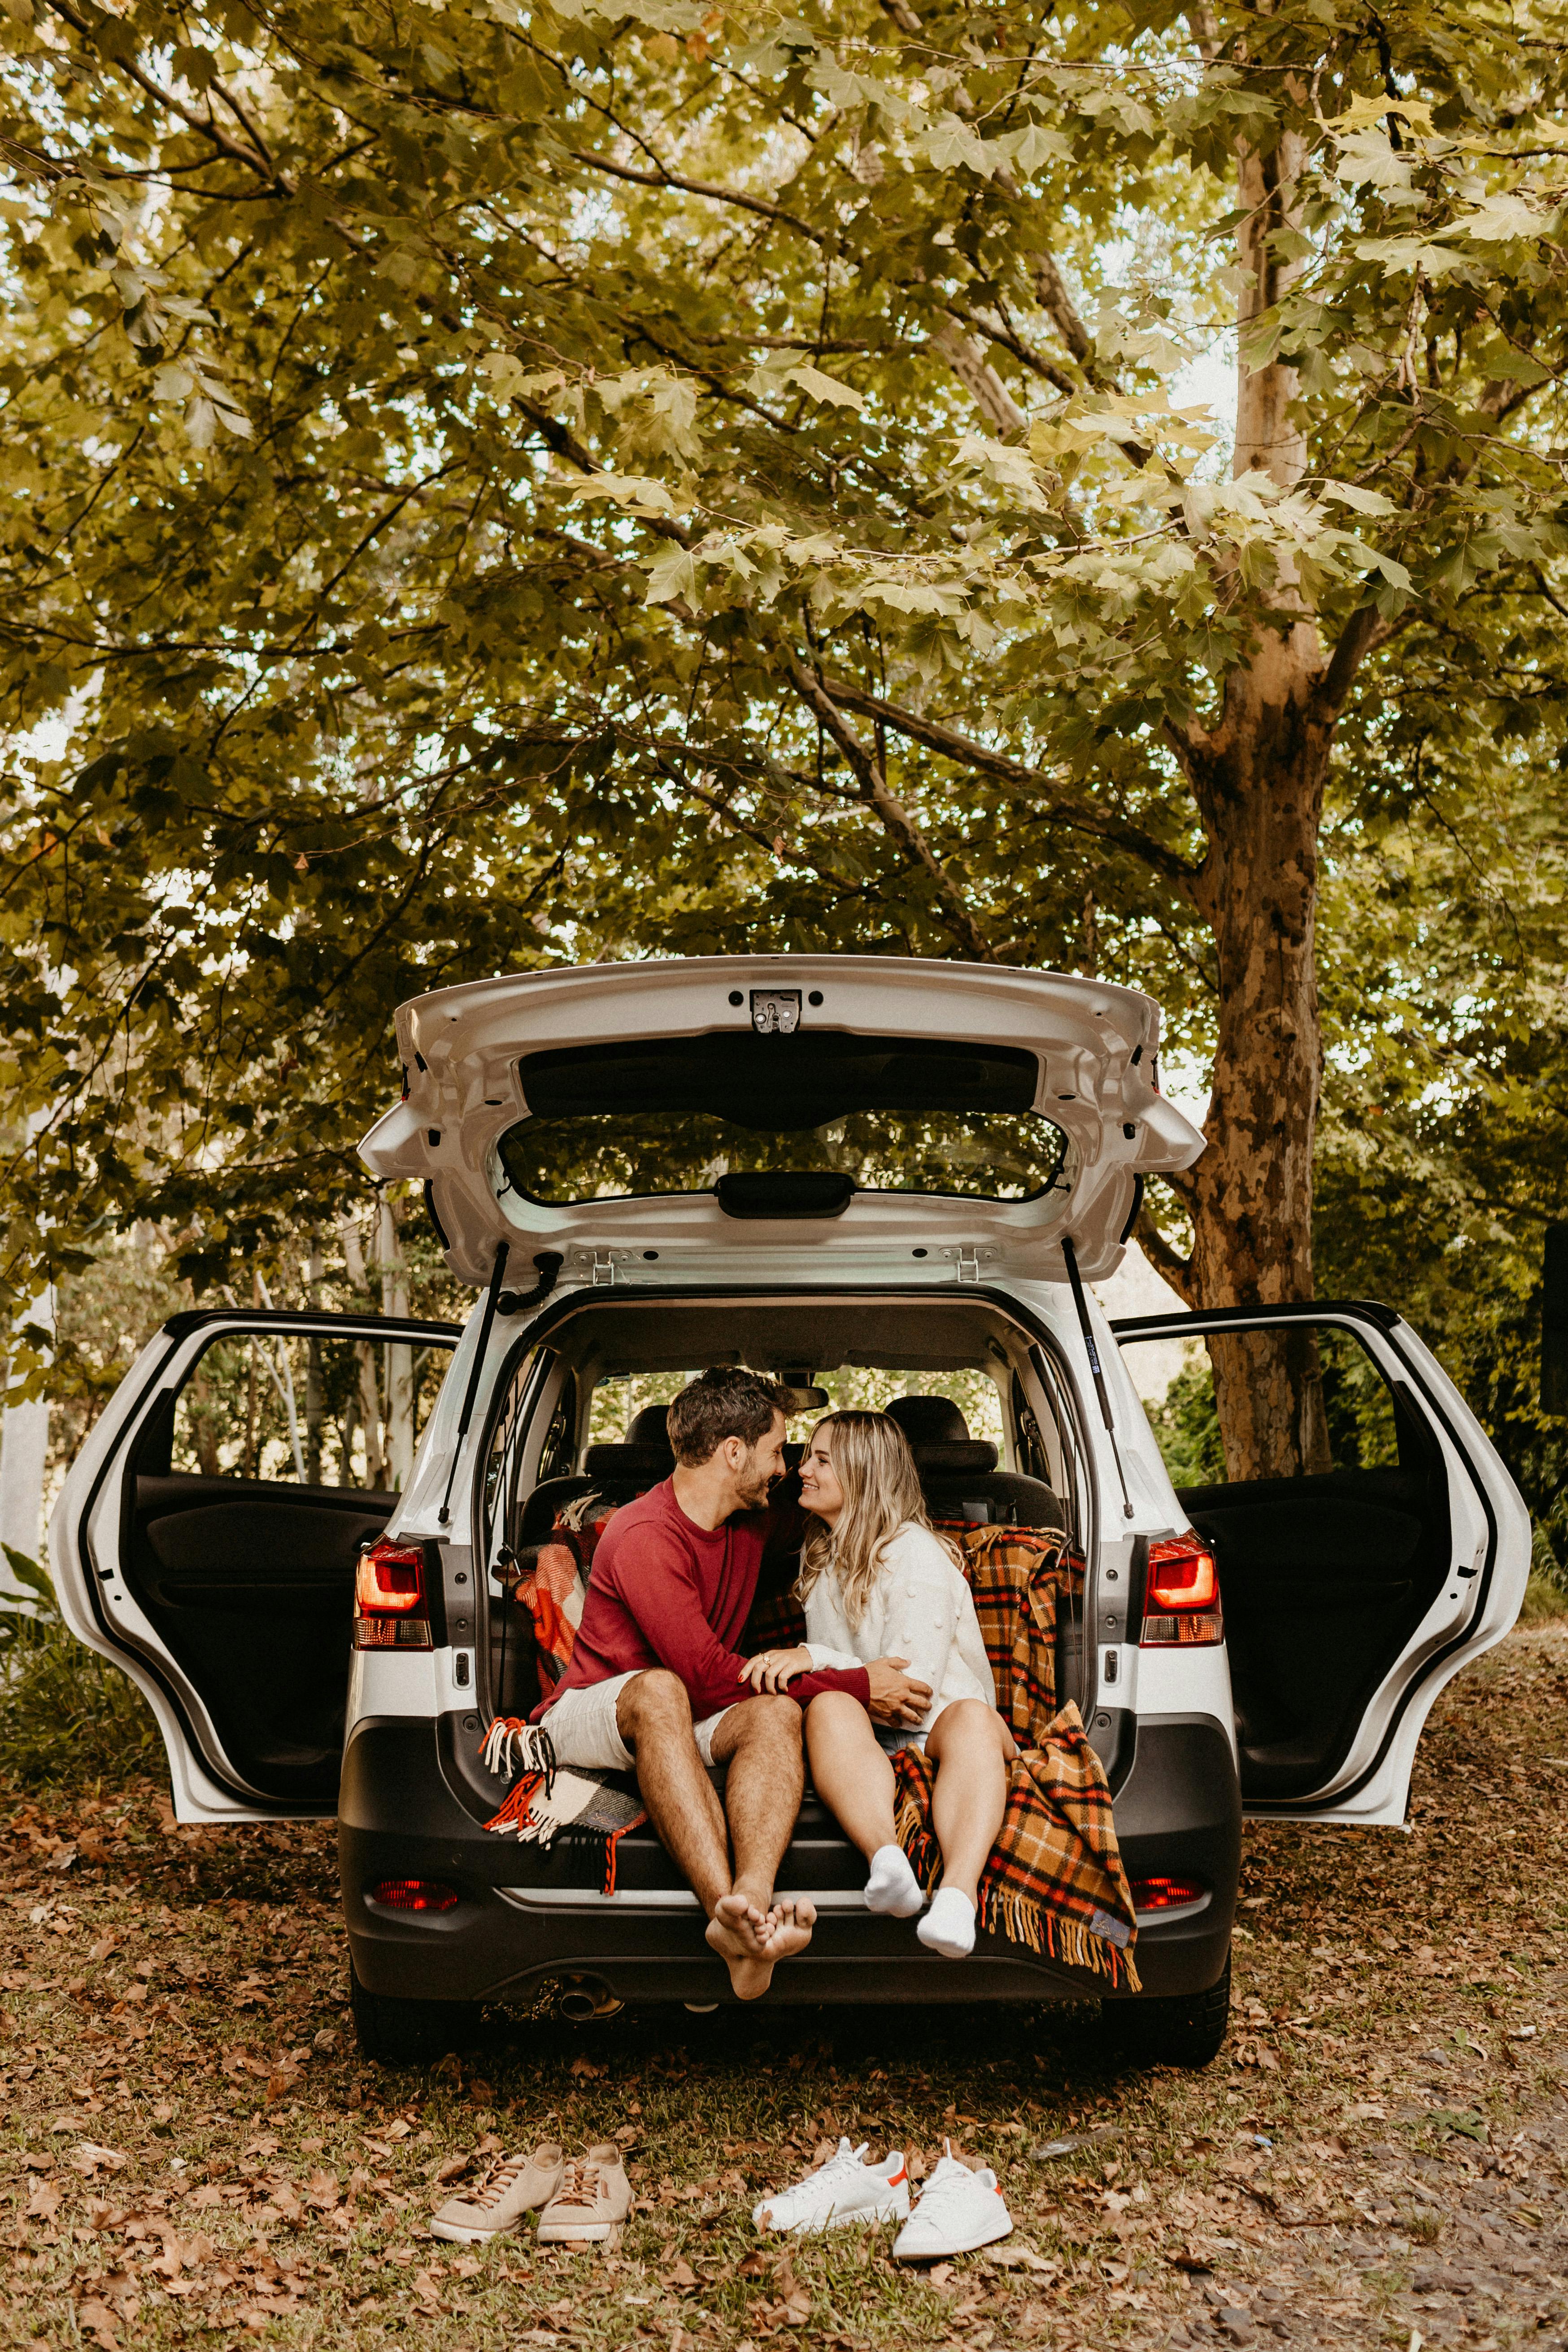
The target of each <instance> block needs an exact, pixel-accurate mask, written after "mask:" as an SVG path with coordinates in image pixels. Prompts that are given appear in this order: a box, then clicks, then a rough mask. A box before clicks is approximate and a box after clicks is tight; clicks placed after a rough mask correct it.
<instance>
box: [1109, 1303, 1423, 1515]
mask: <svg viewBox="0 0 1568 2352" xmlns="http://www.w3.org/2000/svg"><path fill="white" fill-rule="evenodd" d="M1121 1355H1122V1360H1123V1362H1124V1363H1125V1364H1126V1366H1127V1370H1128V1371H1129V1373H1130V1374H1131V1380H1132V1384H1133V1386H1134V1388H1136V1390H1137V1391H1138V1393H1139V1395H1140V1396H1141V1397H1142V1400H1143V1404H1144V1410H1145V1411H1146V1412H1147V1413H1148V1416H1149V1424H1150V1427H1151V1428H1152V1430H1153V1433H1154V1440H1155V1443H1156V1444H1157V1445H1158V1446H1159V1448H1160V1452H1161V1454H1162V1455H1163V1457H1164V1463H1165V1467H1166V1469H1167V1470H1168V1471H1169V1473H1170V1476H1171V1484H1172V1485H1173V1486H1174V1487H1176V1488H1177V1490H1178V1491H1180V1490H1181V1489H1183V1488H1184V1487H1196V1486H1226V1485H1229V1484H1230V1483H1231V1481H1232V1476H1233V1472H1232V1469H1231V1467H1229V1466H1227V1462H1226V1448H1225V1444H1224V1440H1223V1438H1222V1435H1221V1431H1220V1418H1219V1409H1218V1405H1217V1402H1216V1400H1215V1365H1216V1360H1217V1361H1218V1364H1219V1368H1220V1370H1221V1372H1222V1376H1224V1377H1227V1378H1229V1379H1230V1380H1232V1381H1240V1382H1241V1383H1242V1384H1244V1386H1245V1387H1246V1389H1247V1392H1248V1394H1249V1396H1255V1397H1261V1396H1264V1395H1265V1394H1266V1393H1267V1391H1268V1384H1269V1383H1270V1382H1271V1381H1274V1380H1276V1379H1277V1378H1278V1377H1279V1372H1280V1370H1281V1358H1282V1355H1284V1356H1287V1357H1289V1362H1288V1363H1287V1364H1285V1365H1284V1367H1283V1368H1284V1369H1285V1370H1287V1371H1288V1373H1289V1377H1290V1381H1291V1384H1292V1390H1293V1391H1294V1392H1295V1393H1297V1394H1299V1395H1300V1396H1302V1397H1303V1398H1304V1399H1305V1400H1306V1402H1305V1407H1304V1410H1303V1411H1302V1412H1301V1417H1300V1426H1301V1433H1302V1443H1301V1454H1302V1462H1301V1470H1300V1474H1299V1475H1304V1476H1311V1475H1326V1474H1328V1473H1330V1472H1333V1471H1358V1470H1396V1469H1399V1468H1402V1467H1403V1468H1405V1469H1406V1470H1412V1471H1419V1470H1421V1469H1422V1468H1423V1467H1424V1466H1425V1451H1426V1448H1425V1441H1424V1438H1423V1436H1422V1434H1421V1433H1420V1431H1419V1428H1418V1426H1417V1425H1416V1424H1415V1423H1413V1422H1412V1421H1411V1418H1410V1416H1409V1415H1408V1414H1406V1413H1403V1412H1401V1411H1400V1409H1399V1407H1398V1405H1397V1402H1396V1400H1395V1396H1394V1391H1393V1389H1392V1388H1391V1387H1390V1385H1389V1383H1388V1381H1387V1380H1386V1379H1385V1378H1384V1374H1383V1372H1382V1371H1381V1370H1379V1368H1378V1366H1377V1365H1376V1364H1374V1363H1373V1360H1372V1358H1371V1357H1370V1356H1369V1355H1368V1354H1367V1352H1366V1350H1365V1349H1364V1348H1363V1346H1362V1344H1361V1341H1360V1340H1359V1339H1357V1338H1356V1336H1355V1334H1354V1333H1353V1332H1352V1331H1347V1330H1345V1329H1342V1328H1340V1327H1338V1326H1335V1325H1333V1324H1315V1325H1314V1324H1305V1323H1297V1324H1295V1325H1293V1326H1283V1327H1281V1326H1273V1327H1270V1328H1268V1329H1265V1330H1259V1331H1226V1332H1219V1333H1216V1334H1215V1336H1214V1338H1213V1339H1209V1340H1204V1339H1142V1340H1141V1339H1129V1340H1125V1341H1123V1343H1122V1348H1121ZM1239 1475H1241V1476H1243V1477H1247V1476H1249V1475H1250V1476H1253V1477H1256V1476H1257V1475H1258V1473H1257V1472H1256V1471H1248V1470H1247V1468H1246V1467H1243V1468H1242V1469H1241V1470H1240V1473H1239Z"/></svg>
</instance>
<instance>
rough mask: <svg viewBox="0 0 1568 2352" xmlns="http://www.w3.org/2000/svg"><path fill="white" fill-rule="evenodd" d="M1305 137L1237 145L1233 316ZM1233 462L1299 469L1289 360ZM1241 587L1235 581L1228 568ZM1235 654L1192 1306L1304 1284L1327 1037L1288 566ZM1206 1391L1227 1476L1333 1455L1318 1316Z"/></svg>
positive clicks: (1191, 738) (1209, 911)
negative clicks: (1239, 658)
mask: <svg viewBox="0 0 1568 2352" xmlns="http://www.w3.org/2000/svg"><path fill="white" fill-rule="evenodd" d="M1304 152H1305V151H1304V146H1303V142H1301V140H1300V138H1298V137H1296V136H1294V135H1289V136H1287V137H1285V138H1283V139H1281V141H1280V142H1279V146H1278V147H1277V148H1276V149H1275V150H1274V151H1273V152H1270V153H1268V154H1259V153H1257V152H1254V151H1253V150H1252V149H1251V148H1249V147H1247V146H1246V145H1245V144H1243V145H1242V146H1241V147H1240V149H1239V150H1238V155H1237V199H1238V203H1237V209H1238V212H1239V214H1240V215H1241V218H1240V223H1239V226H1238V227H1237V264H1238V266H1239V267H1240V268H1242V269H1243V270H1244V271H1246V272H1247V273H1248V280H1249V282H1248V283H1247V289H1246V290H1245V292H1244V293H1243V295H1242V298H1241V300H1240V302H1239V304H1238V306H1237V307H1238V312H1239V319H1238V325H1239V328H1240V331H1241V332H1242V334H1243V336H1244V337H1245V335H1246V331H1247V327H1248V325H1249V324H1250V323H1251V322H1252V321H1253V320H1256V319H1257V318H1258V317H1259V316H1260V315H1261V314H1262V313H1263V312H1265V311H1267V310H1269V309H1271V308H1272V306H1273V305H1274V304H1275V303H1276V302H1277V301H1278V300H1279V298H1280V296H1281V295H1282V294H1283V293H1284V292H1285V290H1286V289H1287V286H1288V285H1289V280H1290V278H1292V277H1294V276H1295V275H1296V274H1297V272H1298V271H1299V269H1300V262H1299V261H1292V262H1289V263H1284V264H1282V263H1280V262H1279V260H1278V259H1277V258H1276V257H1275V254H1274V251H1273V248H1272V243H1271V240H1272V239H1273V238H1274V237H1275V236H1276V235H1277V234H1278V233H1279V232H1280V231H1282V230H1286V229H1289V228H1293V227H1297V226H1299V223H1298V222H1297V220H1296V218H1295V215H1294V209H1293V200H1294V191H1295V184H1296V181H1297V178H1298V176H1299V174H1300V170H1301V166H1302V162H1303V157H1304ZM1237 378H1238V380H1237V420H1236V455H1235V459H1234V464H1233V471H1234V472H1235V473H1236V474H1237V475H1238V476H1239V475H1242V474H1245V473H1247V472H1249V471H1254V470H1255V471H1257V472H1258V473H1264V474H1267V475H1268V477H1269V478H1270V479H1271V480H1273V481H1274V482H1277V483H1278V484H1279V487H1280V488H1282V489H1291V488H1294V487H1295V485H1296V484H1297V483H1298V482H1299V481H1300V478H1301V477H1302V475H1303V474H1304V473H1305V471H1306V467H1307V447H1306V441H1305V438H1304V436H1303V435H1302V433H1301V430H1300V426H1299V425H1298V424H1297V422H1296V415H1297V412H1296V409H1295V405H1294V404H1295V401H1296V398H1297V394H1298V389H1299V387H1298V383H1297V378H1296V372H1295V370H1294V369H1293V368H1291V367H1289V366H1287V365H1286V364H1284V363H1283V362H1280V361H1273V362H1270V363H1269V364H1268V366H1266V367H1261V368H1253V367H1249V366H1248V365H1247V362H1246V361H1245V359H1243V360H1242V361H1241V362H1239V365H1238V372H1237ZM1236 593H1237V594H1243V593H1246V592H1245V591H1244V590H1242V589H1240V587H1239V585H1238V587H1237V591H1236ZM1258 628H1259V634H1258V639H1257V641H1256V643H1255V645H1254V646H1253V648H1252V650H1251V652H1250V654H1249V655H1248V656H1247V660H1246V662H1245V663H1244V664H1243V665H1242V666H1241V667H1238V668H1237V669H1235V670H1233V671H1232V672H1231V674H1230V676H1229V677H1228V678H1227V679H1226V689H1225V706H1224V710H1223V713H1222V716H1221V719H1220V722H1219V724H1218V726H1217V727H1215V729H1213V730H1210V731H1208V732H1206V733H1205V732H1202V731H1200V730H1197V729H1195V728H1194V729H1190V730H1189V731H1188V733H1187V736H1186V738H1185V740H1184V744H1183V747H1182V749H1183V758H1184V765H1185V767H1186V771H1187V774H1188V777H1189V779H1190V780H1191V782H1192V785H1193V789H1194V793H1195V795H1196V799H1197V803H1198V810H1199V814H1200V815H1201V817H1202V819H1203V824H1204V831H1205V836H1206V839H1207V844H1208V849H1207V855H1206V856H1205V860H1204V865H1203V869H1202V872H1201V873H1200V874H1199V876H1198V877H1197V881H1196V884H1195V887H1194V892H1193V897H1194V905H1195V906H1196V908H1197V910H1198V912H1199V913H1200V914H1202V915H1203V917H1204V918H1205V921H1206V922H1207V923H1208V926H1209V929H1210V930H1211V932H1212V934H1213V937H1214V946H1215V971H1216V973H1217V978H1218V990H1219V1002H1218V1008H1217V1009H1218V1034H1217V1036H1216V1039H1215V1066H1214V1090H1213V1093H1212V1095H1211V1097H1210V1099H1209V1113H1208V1118H1207V1120H1206V1122H1205V1131H1206V1133H1207V1136H1208V1139H1209V1144H1208V1150H1206V1151H1205V1154H1204V1156H1203V1158H1202V1159H1201V1160H1199V1161H1198V1163H1197V1166H1196V1167H1195V1168H1194V1170H1193V1171H1192V1175H1191V1178H1190V1180H1189V1184H1190V1189H1187V1190H1186V1192H1185V1197H1186V1200H1187V1206H1188V1209H1189V1212H1190V1213H1191V1216H1192V1220H1193V1230H1194V1244H1193V1258H1192V1279H1191V1293H1192V1296H1193V1298H1194V1303H1195V1304H1197V1305H1199V1306H1202V1307H1239V1306H1273V1305H1276V1304H1278V1303H1279V1302H1281V1301H1283V1300H1287V1299H1304V1298H1310V1297H1311V1296H1312V1144H1313V1139H1314V1134H1315V1130H1316V1127H1317V1116H1318V1095H1319V1089H1320V1087H1321V1079H1322V1065H1323V1048H1322V1034H1321V1024H1320V1019H1319V1007H1318V979H1317V967H1316V961H1315V946H1316V938H1315V934H1316V921H1317V902H1318V832H1319V827H1320V825H1321V821H1322V811H1323V787H1324V783H1325V781H1326V779H1327V775H1328V768H1329V753H1330V749H1331V742H1332V736H1333V724H1332V718H1331V714H1330V712H1329V710H1328V709H1327V707H1326V705H1325V702H1324V700H1323V697H1322V691H1321V689H1322V685H1323V679H1324V676H1325V671H1326V664H1325V662H1324V658H1323V652H1322V646H1321V642H1320V639H1319V635H1318V630H1317V623H1316V618H1315V616H1314V614H1313V613H1312V612H1311V609H1310V605H1309V604H1308V602H1307V600H1306V598H1305V597H1304V596H1303V594H1302V593H1301V589H1300V583H1299V581H1298V580H1297V579H1296V577H1295V576H1294V573H1293V572H1292V571H1291V570H1290V569H1289V568H1286V569H1285V570H1284V571H1283V572H1282V575H1281V577H1280V579H1279V583H1278V585H1277V587H1276V589H1275V592H1274V594H1273V596H1272V598H1271V600H1270V606H1269V609H1268V610H1266V611H1264V612H1262V613H1261V614H1259V623H1258ZM1209 1354H1210V1357H1211V1359H1212V1360H1213V1363H1214V1376H1215V1405H1216V1407H1217V1409H1218V1412H1219V1423H1220V1432H1221V1435H1222V1436H1223V1438H1224V1441H1225V1455H1226V1470H1227V1472H1228V1475H1230V1476H1231V1477H1232V1478H1267V1477H1291V1476H1296V1475H1301V1474H1302V1473H1305V1472H1310V1471H1318V1470H1326V1469H1327V1468H1328V1466H1329V1453H1328V1433H1327V1425H1326V1422H1325V1418H1324V1412H1323V1397H1322V1384H1321V1379H1320V1376H1319V1371H1318V1359H1317V1345H1316V1341H1315V1340H1314V1339H1313V1338H1312V1335H1311V1333H1310V1331H1284V1332H1279V1331H1275V1332H1268V1333H1259V1334H1258V1335H1257V1336H1255V1337H1248V1338H1242V1337H1234V1338H1232V1337H1223V1338H1218V1339H1211V1341H1210V1342H1209Z"/></svg>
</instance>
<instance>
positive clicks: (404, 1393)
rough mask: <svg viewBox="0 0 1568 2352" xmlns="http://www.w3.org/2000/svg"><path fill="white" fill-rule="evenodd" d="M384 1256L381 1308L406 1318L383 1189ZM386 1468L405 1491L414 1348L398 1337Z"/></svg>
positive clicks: (389, 1376)
mask: <svg viewBox="0 0 1568 2352" xmlns="http://www.w3.org/2000/svg"><path fill="white" fill-rule="evenodd" d="M377 1255H379V1257H380V1260H381V1302H382V1303H381V1311H382V1313H383V1314H384V1315H394V1316H396V1317H398V1318H400V1319H402V1320H404V1321H406V1319H407V1316H408V1268H407V1263H406V1261H405V1258H404V1255H403V1244H402V1242H401V1241H400V1239H399V1238H398V1232H397V1220H396V1218H395V1216H394V1215H393V1213H392V1203H391V1202H390V1201H389V1200H388V1199H387V1197H386V1195H385V1193H383V1194H382V1196H381V1209H380V1215H379V1219H378V1229H377ZM386 1470H387V1479H388V1483H389V1485H391V1486H393V1487H395V1489H396V1491H397V1492H398V1493H399V1494H403V1493H405V1491H406V1489H407V1486H408V1481H409V1479H410V1478H411V1477H412V1476H413V1475H414V1350H413V1349H412V1347H410V1346H409V1345H408V1344H407V1342H406V1341H405V1340H395V1341H393V1342H392V1344H391V1345H390V1346H389V1347H388V1348H387V1350H386Z"/></svg>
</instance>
